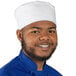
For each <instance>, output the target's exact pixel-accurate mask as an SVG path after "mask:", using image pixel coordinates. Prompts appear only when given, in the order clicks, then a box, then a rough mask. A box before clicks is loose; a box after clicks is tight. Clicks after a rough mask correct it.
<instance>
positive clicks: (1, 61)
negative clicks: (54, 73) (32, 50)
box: [0, 0, 76, 76]
mask: <svg viewBox="0 0 76 76" xmlns="http://www.w3.org/2000/svg"><path fill="white" fill-rule="evenodd" d="M29 1H32V0H27V1H26V0H0V67H2V66H3V65H5V64H6V63H7V62H9V61H10V60H11V59H12V58H14V57H15V56H17V55H18V54H19V52H20V48H21V47H20V42H19V41H18V40H17V37H16V29H17V26H16V25H17V23H16V20H15V17H14V11H15V9H16V8H17V7H18V6H19V5H21V4H24V3H25V2H29ZM42 1H47V2H50V3H51V4H52V5H54V6H55V9H56V21H57V31H58V40H59V41H58V47H57V49H56V51H55V53H54V54H53V56H52V57H51V58H50V59H49V60H48V61H47V64H49V65H51V66H52V67H54V68H55V69H57V70H58V71H59V72H61V73H62V74H63V75H64V76H76V34H75V33H76V2H75V0H42Z"/></svg>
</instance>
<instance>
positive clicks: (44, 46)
mask: <svg viewBox="0 0 76 76" xmlns="http://www.w3.org/2000/svg"><path fill="white" fill-rule="evenodd" d="M48 46H49V45H40V47H43V48H46V47H48Z"/></svg>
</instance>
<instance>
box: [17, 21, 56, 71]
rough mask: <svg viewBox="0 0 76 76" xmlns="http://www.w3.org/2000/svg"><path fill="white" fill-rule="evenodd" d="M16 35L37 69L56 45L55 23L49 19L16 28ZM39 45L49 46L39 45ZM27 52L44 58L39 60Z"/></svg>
mask: <svg viewBox="0 0 76 76" xmlns="http://www.w3.org/2000/svg"><path fill="white" fill-rule="evenodd" d="M17 37H18V39H19V41H20V42H21V43H22V49H23V52H24V53H25V54H26V55H27V56H28V57H30V58H31V59H32V60H33V61H34V62H35V63H36V64H37V66H38V68H37V70H39V71H40V70H42V69H43V65H44V62H45V60H47V59H48V58H49V57H50V56H51V55H52V53H53V52H54V50H55V48H56V46H57V31H56V25H55V24H54V23H53V22H51V21H38V22H35V23H32V24H29V25H28V26H26V27H24V28H23V29H21V30H17ZM23 43H24V44H23ZM40 45H49V46H48V47H41V46H40ZM26 50H27V51H26ZM27 52H29V53H30V54H34V55H35V56H37V57H40V59H41V58H46V59H42V60H39V59H37V58H35V57H32V56H31V55H29V54H28V53H27ZM47 57H48V58H47Z"/></svg>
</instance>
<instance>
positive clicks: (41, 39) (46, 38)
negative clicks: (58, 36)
mask: <svg viewBox="0 0 76 76" xmlns="http://www.w3.org/2000/svg"><path fill="white" fill-rule="evenodd" d="M39 40H40V41H49V36H47V35H43V36H41V37H40V38H39Z"/></svg>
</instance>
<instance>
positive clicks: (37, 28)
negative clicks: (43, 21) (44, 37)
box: [32, 27, 41, 29]
mask: <svg viewBox="0 0 76 76" xmlns="http://www.w3.org/2000/svg"><path fill="white" fill-rule="evenodd" d="M33 28H34V29H41V27H32V29H33Z"/></svg>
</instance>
